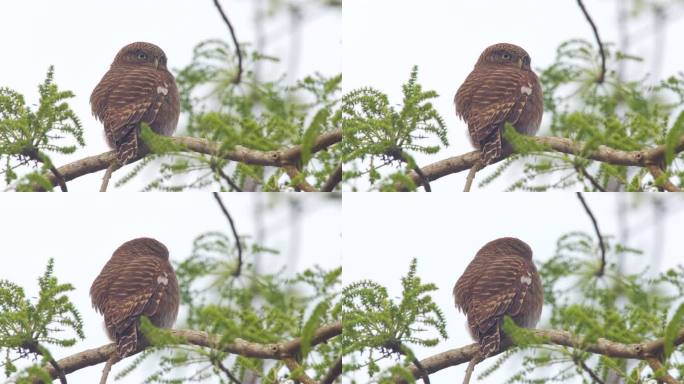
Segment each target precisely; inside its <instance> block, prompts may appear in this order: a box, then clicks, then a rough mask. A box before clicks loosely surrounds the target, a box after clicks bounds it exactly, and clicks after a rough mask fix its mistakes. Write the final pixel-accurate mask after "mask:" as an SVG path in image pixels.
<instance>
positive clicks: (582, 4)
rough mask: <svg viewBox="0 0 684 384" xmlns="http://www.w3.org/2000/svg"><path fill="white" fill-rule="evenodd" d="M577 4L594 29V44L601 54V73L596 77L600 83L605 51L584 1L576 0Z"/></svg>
mask: <svg viewBox="0 0 684 384" xmlns="http://www.w3.org/2000/svg"><path fill="white" fill-rule="evenodd" d="M577 5H579V7H580V9H581V10H582V13H583V14H584V17H585V18H586V19H587V21H588V22H589V25H591V29H592V30H593V31H594V37H595V38H596V44H598V47H599V52H600V54H601V73H599V75H598V77H597V78H596V83H598V84H601V83H603V79H604V78H605V75H606V53H605V52H604V51H603V43H601V38H600V37H599V33H598V29H597V28H596V24H594V20H592V19H591V16H590V15H589V12H588V11H587V9H586V8H585V7H584V3H582V0H577Z"/></svg>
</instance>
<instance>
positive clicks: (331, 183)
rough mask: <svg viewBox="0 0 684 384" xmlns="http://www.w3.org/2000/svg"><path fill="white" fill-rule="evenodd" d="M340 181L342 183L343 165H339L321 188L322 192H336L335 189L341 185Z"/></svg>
mask: <svg viewBox="0 0 684 384" xmlns="http://www.w3.org/2000/svg"><path fill="white" fill-rule="evenodd" d="M340 181H342V163H340V164H338V165H337V167H336V168H335V170H334V171H333V173H332V174H331V175H330V177H329V178H328V180H326V181H325V184H323V187H321V192H332V191H334V190H335V187H336V186H337V184H339V183H340Z"/></svg>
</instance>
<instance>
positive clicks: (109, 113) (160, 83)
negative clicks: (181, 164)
mask: <svg viewBox="0 0 684 384" xmlns="http://www.w3.org/2000/svg"><path fill="white" fill-rule="evenodd" d="M90 104H91V108H92V111H93V115H95V117H96V118H97V119H98V120H100V121H102V123H103V124H104V129H105V136H106V138H107V143H108V144H109V146H110V147H111V148H112V149H114V150H116V151H117V160H118V162H119V164H121V165H124V164H126V163H127V162H128V161H129V160H131V159H132V158H134V157H135V156H136V155H137V154H138V152H139V148H140V143H139V140H140V138H139V135H140V126H141V123H147V124H148V125H149V126H150V128H151V129H152V131H154V132H156V133H158V134H161V135H165V136H170V135H172V134H173V132H174V131H175V129H176V126H177V125H178V117H179V114H180V98H179V96H178V89H177V87H176V80H175V79H174V77H173V75H172V74H171V73H170V72H169V71H168V70H167V69H166V55H165V54H164V51H162V50H161V48H159V47H158V46H156V45H154V44H150V43H143V42H138V43H132V44H129V45H127V46H125V47H123V48H121V50H120V51H119V53H118V54H117V55H116V57H115V58H114V62H113V63H112V65H111V67H110V68H109V71H107V73H105V75H104V77H102V80H100V83H99V84H98V85H97V86H96V87H95V89H94V90H93V93H92V95H91V96H90Z"/></svg>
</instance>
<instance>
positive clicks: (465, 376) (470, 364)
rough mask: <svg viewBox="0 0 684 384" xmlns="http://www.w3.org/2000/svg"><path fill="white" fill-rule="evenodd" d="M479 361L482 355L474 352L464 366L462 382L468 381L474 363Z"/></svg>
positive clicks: (466, 383)
mask: <svg viewBox="0 0 684 384" xmlns="http://www.w3.org/2000/svg"><path fill="white" fill-rule="evenodd" d="M480 361H482V355H481V354H480V353H476V354H475V356H473V358H472V359H470V362H468V366H467V367H466V371H465V375H464V376H463V384H469V383H470V376H472V375H473V371H474V370H475V365H477V363H479V362H480ZM423 369H425V368H423Z"/></svg>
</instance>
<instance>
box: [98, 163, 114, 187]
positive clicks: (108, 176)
mask: <svg viewBox="0 0 684 384" xmlns="http://www.w3.org/2000/svg"><path fill="white" fill-rule="evenodd" d="M118 168H119V163H118V162H117V161H116V160H114V161H113V162H112V163H111V164H110V165H109V167H107V170H105V174H104V176H102V184H100V192H107V186H108V185H109V179H111V178H112V173H113V172H114V171H115V170H116V169H118Z"/></svg>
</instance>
